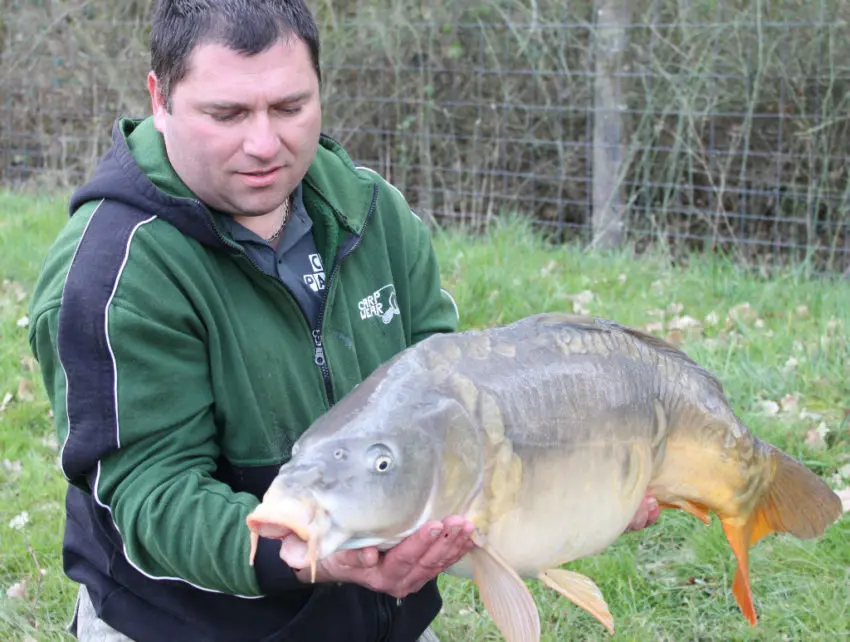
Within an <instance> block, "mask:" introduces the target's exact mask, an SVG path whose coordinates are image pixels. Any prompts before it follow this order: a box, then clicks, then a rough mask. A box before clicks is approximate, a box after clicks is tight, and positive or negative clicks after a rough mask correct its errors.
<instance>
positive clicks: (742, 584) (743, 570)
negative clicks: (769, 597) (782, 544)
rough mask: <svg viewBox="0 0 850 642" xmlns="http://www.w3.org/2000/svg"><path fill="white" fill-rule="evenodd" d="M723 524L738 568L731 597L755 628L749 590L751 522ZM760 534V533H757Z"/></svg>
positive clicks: (754, 615)
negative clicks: (733, 597)
mask: <svg viewBox="0 0 850 642" xmlns="http://www.w3.org/2000/svg"><path fill="white" fill-rule="evenodd" d="M721 523H722V524H723V532H724V533H725V534H726V539H727V540H729V545H730V546H731V547H732V552H733V553H735V557H736V558H737V560H738V568H737V569H736V570H735V579H734V580H733V581H732V595H734V596H735V600H736V601H737V602H738V606H739V607H740V608H741V612H742V613H743V614H744V617H745V618H747V621H748V622H749V623H750V624H751V625H753V626H755V625H756V622H757V621H758V620H757V618H756V607H755V606H754V605H753V592H752V590H751V589H750V571H749V557H750V545H751V544H752V543H753V542H752V541H751V540H752V533H753V524H752V521H747V522H745V523H744V524H741V525H738V524H735V523H733V522H727V521H721ZM759 534H761V533H759Z"/></svg>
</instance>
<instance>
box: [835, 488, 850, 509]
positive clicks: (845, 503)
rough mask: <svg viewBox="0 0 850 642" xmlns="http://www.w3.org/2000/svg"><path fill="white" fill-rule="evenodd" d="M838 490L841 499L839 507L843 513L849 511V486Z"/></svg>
mask: <svg viewBox="0 0 850 642" xmlns="http://www.w3.org/2000/svg"><path fill="white" fill-rule="evenodd" d="M837 492H838V498H839V499H840V500H841V507H842V508H843V509H844V512H845V513H848V512H850V488H842V489H841V490H839V491H837Z"/></svg>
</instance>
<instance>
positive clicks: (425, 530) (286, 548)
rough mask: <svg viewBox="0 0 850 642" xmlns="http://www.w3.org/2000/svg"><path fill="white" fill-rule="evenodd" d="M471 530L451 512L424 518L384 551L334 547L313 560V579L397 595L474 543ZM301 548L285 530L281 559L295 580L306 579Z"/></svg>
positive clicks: (439, 570) (428, 577)
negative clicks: (438, 517) (440, 518)
mask: <svg viewBox="0 0 850 642" xmlns="http://www.w3.org/2000/svg"><path fill="white" fill-rule="evenodd" d="M473 530H474V526H473V525H472V523H471V522H467V521H466V520H465V519H464V518H463V517H460V516H458V515H453V516H451V517H447V518H446V519H444V520H443V521H442V522H436V521H435V522H428V523H427V524H425V525H424V526H423V527H422V528H420V529H419V530H418V531H417V532H415V533H413V534H412V535H410V536H409V537H407V538H406V539H404V540H402V541H401V542H399V543H398V544H397V545H396V546H394V547H393V548H392V549H390V550H388V551H386V552H384V553H380V552H379V551H378V549H377V548H374V547H369V548H361V549H357V550H350V551H339V552H337V553H334V554H332V555H330V556H328V557H326V558H325V559H323V560H321V561H320V562H319V563H318V565H317V568H316V582H352V583H354V584H360V585H361V586H365V587H367V588H369V589H371V590H373V591H377V592H379V593H387V594H389V595H392V596H393V597H397V598H403V597H406V596H408V595H410V594H411V593H415V592H416V591H418V590H419V589H421V588H422V587H423V586H424V585H425V584H426V583H427V582H429V581H430V580H432V579H434V578H435V577H437V575H439V574H440V573H442V572H443V571H444V570H446V569H447V568H449V567H450V566H451V565H452V564H454V563H456V562H457V561H458V560H460V558H462V557H463V556H464V555H466V553H468V552H469V551H470V550H471V549H472V548H473V546H474V544H473V543H472V540H471V539H470V537H471V535H472V532H473ZM305 552H306V544H305V543H304V542H303V541H301V540H299V539H298V538H297V537H295V536H294V535H291V536H290V537H288V538H286V539H285V540H284V542H283V544H282V548H281V558H282V559H283V561H284V562H286V563H287V564H289V566H291V567H292V568H293V569H296V571H295V575H296V577H298V579H299V580H301V581H302V582H305V583H309V582H310V567H309V566H307V567H306V568H301V566H303V561H304V554H305Z"/></svg>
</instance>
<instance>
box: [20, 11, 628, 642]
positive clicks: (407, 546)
mask: <svg viewBox="0 0 850 642" xmlns="http://www.w3.org/2000/svg"><path fill="white" fill-rule="evenodd" d="M151 62H152V71H151V72H150V74H149V77H148V89H149V91H150V95H151V102H152V108H153V115H152V116H151V117H149V118H147V119H143V120H133V119H128V118H125V119H119V120H118V121H117V122H116V124H115V127H114V129H113V146H112V148H111V149H110V151H109V152H108V153H107V154H106V156H105V157H104V158H103V160H102V162H101V164H100V165H99V167H98V169H97V172H96V174H95V176H94V177H93V178H92V180H91V181H90V182H88V183H87V184H86V185H84V186H82V187H81V188H80V189H79V190H77V191H76V192H75V193H74V195H73V196H72V199H71V203H70V211H71V214H72V216H71V218H70V221H69V222H68V224H67V225H66V227H65V229H64V230H63V231H62V232H61V234H60V235H59V238H58V239H57V241H56V243H55V244H54V246H53V247H52V248H51V250H50V252H49V254H48V256H47V260H46V262H45V265H44V268H43V271H42V274H41V276H40V278H39V280H38V282H37V285H36V288H35V291H34V295H33V299H32V304H31V315H30V316H31V319H32V323H31V330H30V342H31V346H32V350H33V353H34V354H35V356H36V358H37V359H38V360H39V362H40V365H41V369H42V373H43V377H44V381H45V384H46V387H47V391H48V394H49V397H50V401H51V403H52V406H53V409H54V414H55V417H56V424H57V431H58V435H59V438H60V443H61V444H62V445H61V465H62V471H63V473H64V475H65V476H66V478H67V480H68V482H69V486H68V493H67V498H66V512H67V523H66V531H65V539H64V544H63V556H64V569H65V572H66V574H67V575H68V576H69V577H70V578H71V579H73V580H74V581H76V582H78V583H80V585H81V588H80V596H79V599H78V605H77V611H76V614H75V618H74V622H72V625H71V628H72V631H73V632H74V633H75V634H76V635H77V636H78V637H79V638H80V639H81V640H94V639H98V640H100V639H108V640H128V639H129V640H136V641H139V642H142V641H146V640H156V641H160V640H214V641H217V640H222V641H229V640H239V641H245V640H267V641H271V640H325V641H329V642H332V641H335V640H346V641H357V640H363V641H364V642H365V641H370V642H371V641H375V640H393V641H412V640H416V639H417V638H419V637H420V636H426V637H427V636H428V635H430V634H429V632H428V630H427V627H428V624H429V623H430V622H431V621H432V620H433V618H434V617H435V616H436V615H437V613H438V612H439V609H440V606H441V600H440V596H439V593H438V591H437V587H436V580H435V578H436V577H437V575H438V574H439V573H440V572H442V571H443V570H445V569H446V568H448V567H449V566H450V565H452V564H453V563H454V562H456V561H457V560H458V559H459V558H460V557H461V556H462V555H463V554H465V552H467V551H468V550H469V548H470V547H471V543H470V541H469V534H470V533H471V528H472V525H471V524H469V523H467V522H466V521H465V520H464V519H463V518H461V517H459V516H451V517H448V518H446V519H445V520H443V522H434V523H429V524H426V525H425V526H424V527H423V528H422V529H421V530H420V531H419V532H417V533H415V534H414V535H412V536H410V537H409V538H408V539H406V540H405V541H404V542H402V543H400V544H399V545H398V546H397V547H396V548H394V549H393V550H392V551H389V552H387V553H385V554H382V555H378V552H377V550H375V549H364V550H361V551H348V552H344V553H338V554H336V555H333V556H331V557H330V558H328V559H326V560H324V561H322V562H321V564H320V566H319V573H318V578H317V580H318V581H317V583H316V584H315V585H313V584H311V583H310V582H309V578H308V573H309V569H299V568H294V567H291V566H288V565H287V564H286V560H287V559H288V555H287V552H288V551H289V550H290V548H291V547H290V546H288V544H287V543H286V542H285V543H284V546H283V552H281V545H280V542H272V541H268V540H261V541H260V545H259V551H258V553H257V559H256V561H255V565H254V566H253V567H251V566H249V564H248V555H249V547H250V542H249V537H248V533H247V529H246V526H245V517H246V516H247V515H248V513H249V512H250V511H251V510H252V509H253V508H254V507H255V506H256V505H257V503H258V501H259V497H260V496H261V495H262V493H263V492H264V491H265V489H266V488H267V487H268V485H269V484H270V482H271V480H272V478H273V477H274V475H275V474H276V471H277V469H278V468H279V466H280V464H281V463H283V462H284V461H286V459H287V457H288V453H289V450H290V447H291V445H292V443H293V442H294V441H295V439H297V438H298V436H299V435H300V434H301V433H302V432H303V431H304V430H305V429H306V428H307V427H308V426H309V425H310V424H311V423H312V422H313V421H314V420H315V419H316V418H317V417H318V416H320V415H321V414H322V413H324V412H325V411H327V409H328V408H329V407H330V405H331V404H333V403H334V402H336V401H338V400H339V399H340V398H342V397H343V396H344V395H345V394H346V393H347V392H349V391H350V390H351V389H352V388H353V387H354V386H355V385H356V384H357V383H359V382H360V381H361V380H362V379H363V378H364V377H366V376H367V375H368V374H369V373H370V372H372V371H373V370H374V369H375V368H376V367H378V366H379V365H380V364H381V363H383V362H384V361H386V360H387V359H389V358H390V357H392V356H393V355H394V354H396V353H397V352H399V351H400V350H402V349H404V348H405V347H407V346H409V345H411V344H413V343H415V342H417V341H420V340H422V339H423V338H425V337H427V336H429V335H431V334H433V333H436V332H452V331H454V330H455V329H456V327H457V320H458V317H457V309H456V307H455V305H454V302H453V301H452V299H451V296H450V295H449V294H448V293H447V292H445V291H444V290H442V289H441V288H440V277H439V270H438V266H437V263H436V260H435V257H434V252H433V249H432V247H431V245H430V241H429V234H428V230H427V229H426V227H425V226H424V225H423V224H422V222H421V221H420V220H419V219H418V218H417V217H416V216H415V215H414V214H413V213H412V212H411V211H410V208H409V206H408V205H407V203H406V202H405V200H404V198H403V197H402V195H401V194H400V193H399V192H398V191H397V190H396V189H395V188H393V187H392V186H391V185H389V184H388V183H387V182H386V181H384V180H383V179H381V178H380V177H379V176H377V175H376V174H374V173H373V172H370V171H368V170H365V169H362V168H358V167H355V166H354V164H353V163H352V162H351V160H350V158H349V157H348V155H347V154H346V152H345V151H344V150H343V149H342V148H341V147H340V146H339V145H338V144H337V143H336V142H335V141H333V140H332V139H330V138H328V137H327V136H324V135H322V134H321V132H320V128H321V107H320V100H319V98H320V96H319V93H320V83H321V74H320V67H319V40H318V33H317V28H316V25H315V23H314V21H313V18H312V16H311V15H310V13H309V11H308V10H307V8H306V7H305V5H304V4H303V2H302V0H291V1H288V0H255V1H249V0H219V1H215V0H162V1H161V2H159V3H158V5H157V6H156V9H155V12H154V16H153V22H152V29H151ZM376 311H377V312H376ZM636 520H638V521H641V520H640V519H639V518H638V517H636ZM643 520H645V517H644V518H643ZM641 525H642V524H641Z"/></svg>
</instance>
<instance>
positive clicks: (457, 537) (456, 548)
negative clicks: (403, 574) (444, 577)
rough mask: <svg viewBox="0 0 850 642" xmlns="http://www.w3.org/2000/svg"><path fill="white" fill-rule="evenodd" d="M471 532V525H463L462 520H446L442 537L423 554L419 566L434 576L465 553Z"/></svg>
mask: <svg viewBox="0 0 850 642" xmlns="http://www.w3.org/2000/svg"><path fill="white" fill-rule="evenodd" d="M473 530H474V528H473V526H472V524H465V523H464V520H447V521H446V527H445V532H444V534H443V536H441V537H439V538H438V541H436V542H435V543H434V545H433V546H431V547H430V548H429V549H428V551H426V552H425V554H424V555H423V556H422V559H420V560H419V565H420V566H421V567H422V568H424V569H426V570H427V571H429V572H431V573H433V574H435V575H436V574H437V573H439V572H440V571H443V570H445V569H446V568H448V567H449V566H451V565H452V564H454V563H455V562H456V561H457V560H459V559H460V558H461V557H462V556H463V555H464V554H465V553H466V552H467V550H468V548H467V542H468V541H469V538H470V537H471V535H472V531H473ZM427 579H430V578H427Z"/></svg>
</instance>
